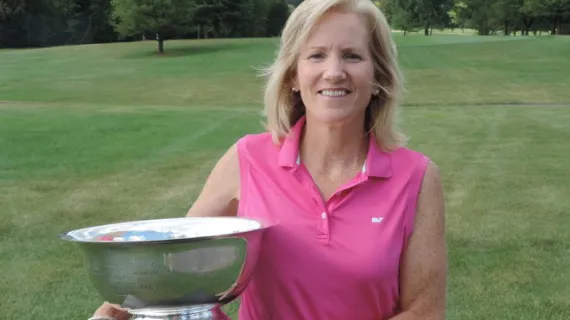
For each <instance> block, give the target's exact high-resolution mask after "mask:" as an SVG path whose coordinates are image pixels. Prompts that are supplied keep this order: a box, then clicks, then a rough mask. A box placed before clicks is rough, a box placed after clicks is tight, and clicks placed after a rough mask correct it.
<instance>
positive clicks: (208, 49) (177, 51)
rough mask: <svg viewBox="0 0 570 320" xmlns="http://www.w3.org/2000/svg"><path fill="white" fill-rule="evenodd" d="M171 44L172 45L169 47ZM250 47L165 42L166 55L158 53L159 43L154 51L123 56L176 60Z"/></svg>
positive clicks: (203, 42) (233, 44)
mask: <svg viewBox="0 0 570 320" xmlns="http://www.w3.org/2000/svg"><path fill="white" fill-rule="evenodd" d="M169 44H171V45H169ZM248 46H250V44H249V43H247V42H243V43H240V42H212V43H208V42H205V41H200V42H196V43H193V44H191V45H186V46H181V45H180V44H176V43H169V42H168V41H165V42H164V53H162V54H160V53H158V43H157V42H155V46H154V47H153V49H152V50H146V51H140V52H132V53H129V54H126V55H124V56H123V58H125V59H146V58H152V57H157V58H176V57H185V56H192V55H204V54H211V53H215V52H219V51H230V50H239V49H245V48H247V47H248Z"/></svg>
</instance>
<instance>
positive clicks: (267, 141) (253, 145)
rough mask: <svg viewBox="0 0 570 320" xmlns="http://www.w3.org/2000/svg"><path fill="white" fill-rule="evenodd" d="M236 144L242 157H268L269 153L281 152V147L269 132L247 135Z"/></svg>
mask: <svg viewBox="0 0 570 320" xmlns="http://www.w3.org/2000/svg"><path fill="white" fill-rule="evenodd" d="M236 144H237V150H238V153H239V154H240V155H242V156H254V157H267V156H269V153H275V152H276V151H278V150H279V145H278V144H276V143H275V142H274V140H273V137H272V135H271V133H269V132H260V133H250V134H246V135H244V136H241V137H240V138H239V139H238V141H237V143H236Z"/></svg>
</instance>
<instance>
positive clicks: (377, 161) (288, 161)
mask: <svg viewBox="0 0 570 320" xmlns="http://www.w3.org/2000/svg"><path fill="white" fill-rule="evenodd" d="M305 121H306V118H305V116H302V117H301V118H300V119H299V121H297V123H295V124H294V125H293V127H292V128H291V130H290V132H289V134H288V135H287V137H286V138H285V139H284V140H283V143H282V144H281V149H280V151H279V160H278V161H279V166H281V167H284V168H288V169H290V170H296V169H297V168H298V166H299V165H300V164H301V158H300V154H299V140H300V138H301V132H302V130H303V126H304V124H305ZM362 173H363V174H364V175H366V176H368V177H379V178H389V177H391V176H392V165H391V159H390V154H389V153H387V152H385V151H383V150H381V148H380V147H379V146H378V144H377V143H376V139H374V136H373V135H372V134H371V135H370V145H369V148H368V155H367V156H366V161H365V162H364V165H363V166H362Z"/></svg>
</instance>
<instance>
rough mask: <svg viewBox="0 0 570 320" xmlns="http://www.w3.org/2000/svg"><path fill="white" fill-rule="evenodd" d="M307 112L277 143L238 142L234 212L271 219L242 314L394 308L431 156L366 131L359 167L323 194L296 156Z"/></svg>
mask: <svg viewBox="0 0 570 320" xmlns="http://www.w3.org/2000/svg"><path fill="white" fill-rule="evenodd" d="M303 125H304V118H302V119H301V120H300V121H299V122H298V123H297V124H296V125H295V126H294V127H293V128H292V131H291V134H290V135H289V136H288V138H287V139H285V141H284V143H283V144H282V145H280V146H277V145H275V144H274V143H273V142H272V140H271V136H270V134H269V133H262V134H253V135H247V136H245V137H243V138H241V139H240V140H239V142H238V152H239V160H240V176H241V181H240V183H241V190H240V198H241V199H240V205H239V212H238V215H239V216H245V217H251V218H256V217H259V218H264V219H270V220H274V221H275V220H277V221H278V222H279V224H278V225H277V226H276V227H274V228H272V229H269V230H268V232H267V233H266V234H265V236H264V238H263V242H262V243H261V246H260V247H259V248H258V249H259V250H260V256H259V261H258V265H257V268H256V270H255V272H254V273H253V275H252V280H251V283H250V285H249V286H248V287H247V289H246V290H245V292H244V293H243V295H242V296H241V306H240V310H239V319H240V320H270V319H275V320H336V319H338V320H349V319H358V320H368V319H370V320H372V319H374V320H383V319H388V318H390V317H391V316H393V315H394V314H395V313H396V312H397V311H398V308H399V281H398V274H399V264H400V259H401V258H402V254H403V250H404V248H405V246H406V243H407V239H408V238H409V236H410V235H411V232H412V231H413V223H414V215H415V210H416V200H417V197H418V192H419V188H420V184H421V181H422V177H423V174H424V172H425V169H426V165H427V163H428V158H427V157H426V156H424V155H422V154H421V153H418V152H415V151H412V150H410V149H407V148H400V149H398V150H396V151H394V152H391V153H386V152H383V151H382V150H380V148H378V147H377V146H376V144H375V143H374V140H373V139H371V140H370V142H371V143H370V148H369V152H368V157H367V160H366V162H365V165H364V167H363V168H362V171H361V172H360V173H359V174H358V175H357V176H356V177H354V179H353V180H352V181H351V182H349V183H347V184H346V185H344V186H342V187H341V188H340V189H339V190H337V192H336V193H335V194H334V195H333V196H332V197H331V199H329V200H328V201H326V202H325V201H323V200H322V198H321V196H320V194H319V192H318V191H317V189H316V187H315V186H314V184H313V182H312V179H311V177H310V175H309V173H308V172H307V170H306V169H305V167H304V166H303V164H302V163H300V161H299V152H298V150H299V137H300V133H301V129H302V126H303Z"/></svg>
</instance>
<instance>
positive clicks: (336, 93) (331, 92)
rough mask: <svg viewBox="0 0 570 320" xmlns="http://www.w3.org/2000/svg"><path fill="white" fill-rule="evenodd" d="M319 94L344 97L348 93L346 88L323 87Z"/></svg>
mask: <svg viewBox="0 0 570 320" xmlns="http://www.w3.org/2000/svg"><path fill="white" fill-rule="evenodd" d="M318 93H319V94H320V95H323V96H325V97H344V96H346V95H348V94H349V93H350V91H348V90H346V89H325V90H320V91H319V92H318Z"/></svg>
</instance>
